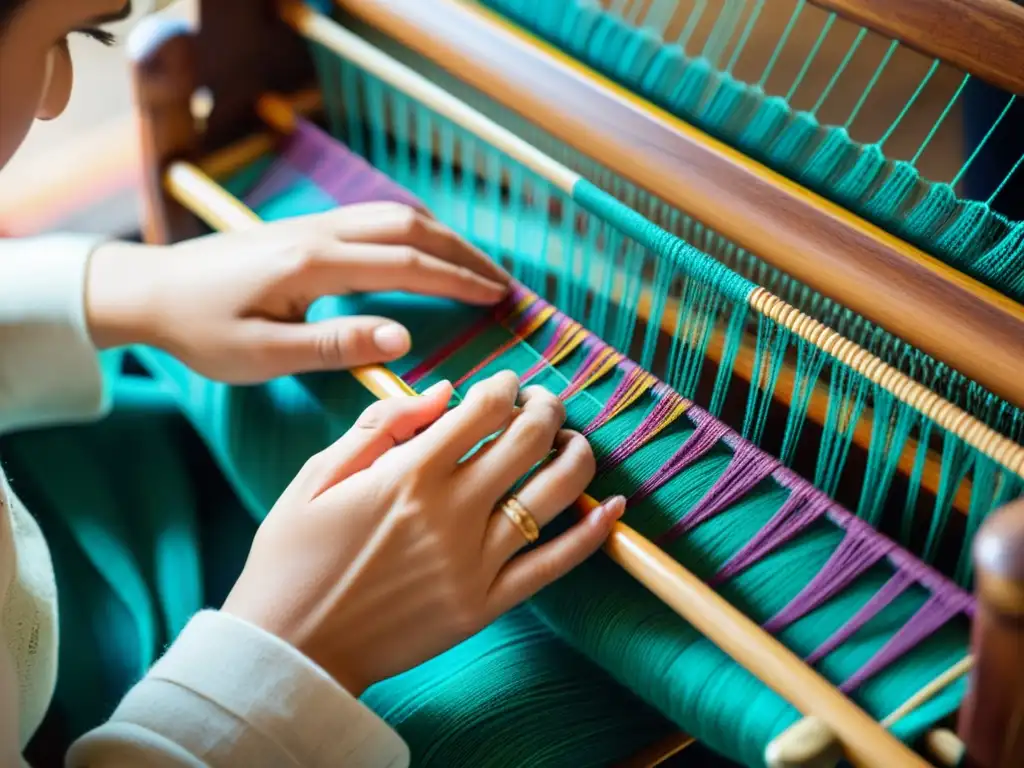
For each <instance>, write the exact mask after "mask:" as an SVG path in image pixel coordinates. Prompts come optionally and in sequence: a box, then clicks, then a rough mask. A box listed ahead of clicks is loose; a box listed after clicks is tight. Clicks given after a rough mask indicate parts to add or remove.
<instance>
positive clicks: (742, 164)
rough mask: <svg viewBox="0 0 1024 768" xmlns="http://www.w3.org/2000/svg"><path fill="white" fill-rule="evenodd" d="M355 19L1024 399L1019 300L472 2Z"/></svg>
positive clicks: (360, 6) (360, 4)
mask: <svg viewBox="0 0 1024 768" xmlns="http://www.w3.org/2000/svg"><path fill="white" fill-rule="evenodd" d="M337 2H338V4H339V5H340V6H341V7H342V8H343V9H344V10H346V11H347V12H348V13H350V14H352V15H353V16H354V17H356V18H357V19H359V20H360V21H362V22H365V23H368V24H370V25H372V26H373V27H375V28H377V29H379V30H380V31H382V32H384V33H385V34H387V35H389V36H390V37H392V38H394V39H395V40H397V41H398V42H400V43H401V44H403V45H404V46H406V47H407V48H409V49H411V50H412V51H414V52H416V53H418V54H420V55H423V56H426V57H427V58H428V59H430V60H431V61H433V62H435V63H436V64H438V65H440V66H441V67H442V68H444V69H445V70H447V71H448V72H450V73H451V74H453V75H455V76H456V77H458V78H459V79H461V80H462V81H464V82H465V83H467V84H469V85H471V86H473V87H475V88H477V89H479V90H481V91H482V92H483V93H485V94H486V95H487V96H489V97H490V98H491V99H493V100H495V101H496V102H498V103H499V104H502V105H503V106H505V107H508V108H509V109H512V110H513V111H515V112H516V113H518V114H519V115H521V116H523V117H525V118H526V119H528V120H530V121H531V122H533V123H535V124H536V125H538V126H539V127H541V128H542V129H544V130H545V131H547V132H548V133H549V134H551V135H553V136H554V137H556V138H558V139H560V140H561V141H563V142H565V143H566V144H568V145H569V146H571V147H573V148H575V149H577V150H579V151H580V152H582V153H583V154H585V155H587V156H589V157H591V158H593V159H595V160H596V161H598V162H599V163H601V164H602V165H603V166H604V167H607V168H608V169H610V170H611V171H614V172H615V173H617V174H618V175H620V176H623V177H625V178H627V179H629V180H630V181H632V182H633V183H635V184H637V185H638V186H640V187H641V188H643V189H646V190H648V191H649V192H651V193H653V194H654V195H655V196H657V197H659V198H661V199H662V200H665V201H666V202H668V203H670V204H671V205H673V206H675V207H677V208H679V209H680V210H682V211H684V212H686V213H687V214H688V215H690V216H692V217H693V218H695V219H697V220H699V221H701V222H702V223H703V224H704V225H706V226H707V227H709V228H710V229H712V230H714V231H716V232H719V233H721V234H722V235H723V236H725V237H726V238H728V239H729V240H731V241H733V242H734V243H736V244H737V245H739V246H740V247H742V248H745V249H746V250H748V251H750V252H751V253H754V254H756V255H757V256H758V257H760V258H762V259H764V260H765V261H767V262H768V263H770V264H772V265H773V266H775V267H777V268H779V269H780V270H782V271H783V272H785V273H786V274H788V275H791V276H792V277H794V278H796V279H797V280H799V281H800V282H802V283H804V284H806V285H808V286H810V287H811V288H813V289H815V290H816V291H818V292H820V293H822V294H824V295H826V296H828V297H830V298H832V299H834V300H835V301H837V302H838V303H840V304H841V305H843V306H844V307H847V308H849V309H851V310H853V311H854V312H856V313H857V314H859V315H862V316H864V317H866V318H867V319H869V320H871V321H872V322H874V323H875V324H877V325H879V326H881V327H882V328H885V329H886V330H888V331H889V332H891V333H893V334H895V335H896V336H898V337H900V338H901V339H904V340H905V341H907V342H909V343H911V344H912V345H914V346H915V347H917V348H918V349H921V350H923V351H924V352H926V353H928V354H929V355H932V356H933V357H935V358H936V359H938V360H940V361H943V362H945V363H947V364H948V365H950V366H951V367H953V368H954V369H956V370H958V371H959V372H961V373H963V374H964V375H965V376H967V377H968V378H970V379H973V380H974V381H977V382H978V383H980V384H982V385H983V386H984V387H986V388H987V389H989V390H991V391H992V392H994V393H995V394H997V395H999V396H1001V397H1003V398H1005V399H1007V400H1009V401H1010V402H1011V403H1014V404H1016V405H1018V406H1024V307H1022V306H1021V305H1019V304H1017V303H1016V302H1014V301H1012V300H1010V299H1008V298H1006V297H1005V296H1003V295H1001V294H1000V293H998V292H997V291H995V290H992V289H990V288H988V287H986V286H983V285H981V284H980V283H979V282H978V281H976V280H972V279H970V278H968V277H966V276H964V275H963V274H961V273H960V272H958V271H957V270H956V269H954V268H953V267H951V266H949V265H947V264H944V263H942V262H941V261H939V260H938V259H936V258H934V257H931V256H929V255H927V254H925V253H923V252H922V251H920V250H919V249H916V248H914V247H912V246H910V245H909V244H907V243H906V242H904V241H902V240H900V239H899V238H897V237H895V236H893V235H890V234H888V233H886V232H884V231H883V230H881V229H880V228H878V227H876V226H874V225H871V224H869V223H867V222H866V221H864V220H862V219H860V218H858V217H856V216H854V215H853V214H851V213H850V212H849V211H847V210H845V209H843V208H842V207H841V206H838V205H836V204H833V203H831V202H829V201H827V200H825V199H824V198H822V197H820V196H818V195H815V194H813V193H811V192H810V191H809V190H807V189H805V188H803V187H801V186H800V185H798V184H795V183H794V182H792V181H790V180H788V179H786V178H785V177H783V176H782V175H780V174H778V173H775V172H773V171H771V170H769V169H767V168H765V167H764V166H762V165H759V164H758V163H756V162H754V161H753V160H751V159H750V158H748V157H746V156H745V155H743V154H742V153H740V152H738V151H736V150H733V149H731V148H730V147H728V146H726V145H724V144H722V143H721V142H718V141H716V140H714V139H711V138H710V137H708V136H707V135H705V134H703V133H701V132H700V131H698V130H696V129H695V128H693V127H692V126H690V125H688V124H686V123H685V122H683V121H682V120H679V119H678V118H675V117H673V116H672V115H669V114H668V113H667V112H665V111H664V110H661V109H658V108H656V107H654V106H653V105H651V104H650V103H649V102H647V101H645V100H643V99H641V98H639V97H637V96H636V95H635V94H632V93H630V92H629V91H628V90H626V89H624V88H622V87H619V86H617V85H615V84H614V83H612V82H610V81H609V80H607V79H606V78H603V77H600V76H599V75H597V74H595V73H594V72H593V71H591V70H589V69H588V68H586V67H584V66H582V65H580V64H579V63H578V62H576V61H574V60H572V59H571V58H570V57H568V56H566V55H565V54H563V53H562V52H560V51H557V50H556V49H554V48H553V47H551V46H548V45H545V44H544V43H542V42H539V41H538V40H536V39H535V38H533V37H531V36H530V35H528V34H526V33H524V32H522V31H521V30H519V29H517V28H515V27H514V25H512V24H509V23H508V22H506V21H504V20H503V19H501V18H500V17H499V16H497V15H496V14H494V13H492V12H489V11H487V10H486V9H483V8H481V7H480V6H478V5H476V4H475V3H466V2H460V1H459V0H337Z"/></svg>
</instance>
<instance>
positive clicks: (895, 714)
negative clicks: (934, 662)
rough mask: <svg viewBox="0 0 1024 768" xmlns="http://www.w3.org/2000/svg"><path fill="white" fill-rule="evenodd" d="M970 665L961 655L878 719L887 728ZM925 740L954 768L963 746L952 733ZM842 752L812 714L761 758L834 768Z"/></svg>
mask: <svg viewBox="0 0 1024 768" xmlns="http://www.w3.org/2000/svg"><path fill="white" fill-rule="evenodd" d="M973 668H974V657H973V656H967V657H966V658H963V659H961V660H960V661H958V662H957V663H956V664H954V665H953V666H952V667H950V668H949V669H947V670H946V671H945V672H943V673H942V674H941V675H939V676H938V677H936V678H935V679H934V680H932V681H931V682H929V683H928V684H927V685H925V686H923V687H922V688H921V689H920V690H918V691H917V692H916V693H915V694H914V695H912V696H911V697H910V698H908V699H907V700H906V701H905V702H903V704H901V705H900V706H899V707H897V708H896V709H894V710H893V711H892V712H891V713H890V714H889V715H888V716H886V718H885V719H884V720H882V723H881V724H882V726H883V727H884V728H891V727H892V726H893V725H895V724H896V723H897V722H899V721H900V720H901V719H903V718H904V717H906V716H907V715H909V714H910V713H911V712H913V711H914V710H916V709H918V708H920V707H921V706H923V705H924V704H926V703H927V702H928V701H930V700H931V699H933V698H934V697H935V696H937V695H938V694H939V693H941V692H942V691H943V690H945V689H946V688H947V687H949V686H950V685H952V684H953V683H954V682H956V681H957V680H959V679H960V678H961V677H963V676H964V675H966V674H968V673H969V672H970V671H971V669H973ZM925 743H926V744H927V745H928V746H929V749H930V751H931V752H932V753H933V754H934V755H935V757H936V758H937V759H938V760H939V762H940V763H941V764H942V765H944V766H948V767H949V768H955V766H956V765H957V762H958V761H959V757H958V756H957V757H952V756H953V755H959V754H960V753H962V752H963V749H964V745H963V743H962V742H961V741H960V739H959V738H957V736H956V734H954V733H950V732H948V731H946V730H945V729H941V728H940V729H935V730H931V731H929V732H928V733H927V734H926V735H925ZM842 756H843V755H842V749H841V744H840V743H839V740H838V738H837V737H836V735H835V733H833V732H832V730H831V729H829V728H828V727H827V726H826V725H825V724H824V723H822V722H821V721H820V720H818V719H817V718H815V717H805V718H803V719H802V720H800V721H798V722H796V723H794V724H793V725H792V726H790V727H789V728H787V729H786V730H785V731H784V732H783V733H781V734H779V735H778V736H777V737H776V738H775V739H773V740H772V742H771V743H770V744H769V745H768V747H767V748H766V749H765V762H766V763H767V764H768V766H769V768H793V766H801V767H802V768H834V766H836V765H839V763H840V762H841V761H842Z"/></svg>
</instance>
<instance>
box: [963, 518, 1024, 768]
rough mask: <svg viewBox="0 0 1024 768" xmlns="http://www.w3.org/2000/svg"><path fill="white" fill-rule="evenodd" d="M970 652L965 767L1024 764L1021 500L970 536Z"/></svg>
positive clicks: (1023, 536)
mask: <svg viewBox="0 0 1024 768" xmlns="http://www.w3.org/2000/svg"><path fill="white" fill-rule="evenodd" d="M974 562H975V573H976V576H975V580H976V587H975V590H976V593H977V597H978V607H977V611H976V613H975V616H974V624H973V626H972V630H971V635H972V636H971V643H972V646H973V653H974V657H975V665H974V673H973V674H972V675H971V683H970V688H969V691H968V695H967V700H966V702H965V703H964V706H963V708H962V709H961V711H960V723H959V732H960V737H961V739H962V740H963V742H964V744H965V746H966V749H967V754H966V757H965V764H966V765H967V766H970V767H971V768H1020V766H1022V765H1024V499H1022V500H1020V501H1017V502H1015V503H1014V504H1011V505H1009V506H1007V507H1004V508H1003V509H1001V510H999V511H998V512H996V513H995V514H993V515H992V516H991V517H990V518H989V519H988V520H986V521H985V523H984V524H983V525H982V527H981V530H979V531H978V534H977V536H976V538H975V540H974Z"/></svg>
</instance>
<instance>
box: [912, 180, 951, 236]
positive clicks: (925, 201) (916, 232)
mask: <svg viewBox="0 0 1024 768" xmlns="http://www.w3.org/2000/svg"><path fill="white" fill-rule="evenodd" d="M957 206H958V201H957V197H956V194H955V193H954V192H953V190H952V189H950V188H949V187H947V186H946V185H945V184H936V185H934V186H932V187H930V188H929V189H928V191H927V192H925V194H924V196H923V197H922V198H921V200H920V201H918V203H917V205H915V206H914V207H913V208H912V209H911V210H910V212H909V213H908V214H907V216H906V217H905V218H904V219H903V221H902V222H901V223H900V230H899V233H900V235H902V236H903V237H905V238H906V239H907V240H909V241H910V242H912V243H921V242H927V241H931V240H934V238H935V237H936V236H937V235H938V233H939V231H940V230H941V229H942V227H944V226H945V225H946V223H947V222H949V221H951V220H952V219H953V218H954V217H955V215H956V210H957Z"/></svg>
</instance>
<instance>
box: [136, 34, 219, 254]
mask: <svg viewBox="0 0 1024 768" xmlns="http://www.w3.org/2000/svg"><path fill="white" fill-rule="evenodd" d="M128 50H129V55H130V57H131V59H132V64H133V66H132V89H133V92H134V98H135V110H136V114H137V116H138V126H139V139H140V142H141V159H142V204H143V215H142V234H143V238H144V239H145V241H146V242H147V243H152V244H160V245H163V244H168V243H173V242H176V241H178V240H184V239H188V238H190V237H195V236H197V235H199V234H201V233H202V227H201V225H200V223H199V221H198V220H197V219H196V218H195V217H194V216H193V215H192V214H191V213H190V212H189V211H188V210H187V209H186V208H185V207H184V206H182V205H181V204H180V203H179V202H177V201H176V200H175V199H174V198H173V197H171V196H170V195H169V194H167V191H166V189H165V187H164V183H163V175H164V169H165V168H167V166H168V164H170V163H171V162H172V161H174V160H187V159H191V158H193V157H194V156H195V154H196V153H197V151H198V149H199V133H198V131H197V128H196V121H195V119H194V117H193V115H192V104H193V97H194V96H195V94H196V91H197V90H198V82H199V80H198V70H197V66H196V46H195V39H194V38H193V36H192V33H191V30H190V29H189V27H188V26H187V25H185V24H183V23H181V22H178V21H171V20H167V19H157V18H153V19H149V20H147V22H145V23H144V24H142V25H140V26H139V27H138V28H137V29H136V30H135V31H134V33H133V34H132V37H131V38H130V40H129V45H128Z"/></svg>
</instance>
